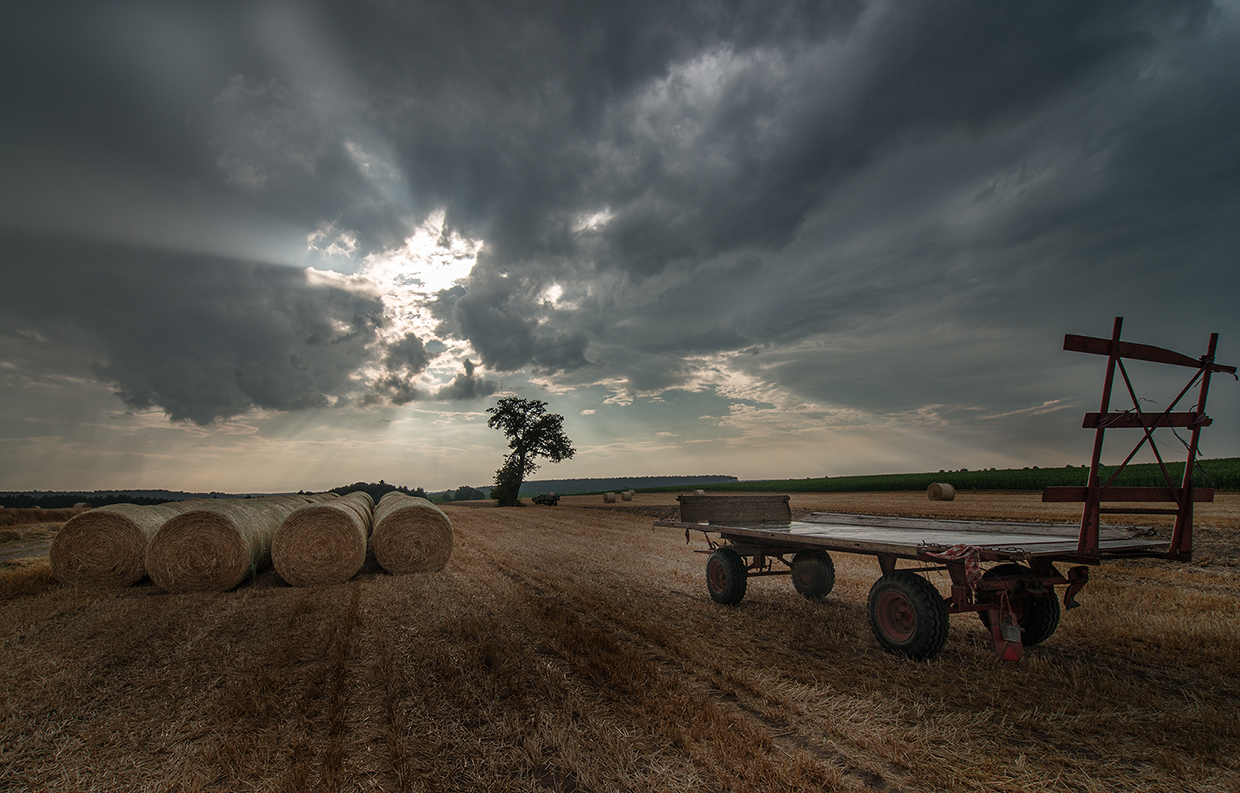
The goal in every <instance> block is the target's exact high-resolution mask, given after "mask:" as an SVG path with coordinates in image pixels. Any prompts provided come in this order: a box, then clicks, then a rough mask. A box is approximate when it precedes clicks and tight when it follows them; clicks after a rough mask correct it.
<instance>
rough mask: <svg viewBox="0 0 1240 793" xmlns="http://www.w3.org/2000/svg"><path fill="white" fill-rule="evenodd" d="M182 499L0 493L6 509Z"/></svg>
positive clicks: (0, 503) (106, 493)
mask: <svg viewBox="0 0 1240 793" xmlns="http://www.w3.org/2000/svg"><path fill="white" fill-rule="evenodd" d="M179 500H180V499H170V498H155V497H153V496H131V495H127V494H125V493H117V492H115V491H104V492H94V493H43V492H39V491H34V492H31V493H0V507H4V508H6V509H33V508H34V507H40V508H42V509H69V508H70V507H72V506H73V505H74V504H83V503H84V504H90V505H91V506H92V507H106V506H107V505H108V504H141V505H143V506H146V505H150V504H167V503H168V502H169V501H179Z"/></svg>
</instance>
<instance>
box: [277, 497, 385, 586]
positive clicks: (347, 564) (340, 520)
mask: <svg viewBox="0 0 1240 793" xmlns="http://www.w3.org/2000/svg"><path fill="white" fill-rule="evenodd" d="M374 511H375V502H374V500H373V499H372V498H371V497H370V495H369V494H368V493H365V492H363V491H361V490H355V491H353V492H352V493H349V494H347V495H344V496H341V497H340V498H337V499H333V500H331V501H324V502H322V503H321V504H307V505H305V506H304V507H299V508H298V509H296V510H294V511H293V512H292V513H291V514H290V515H289V516H288V517H287V518H285V519H284V522H283V523H281V524H280V528H279V529H277V530H276V534H275V537H274V538H272V540H271V564H272V566H273V567H275V569H276V572H277V573H279V574H280V577H281V578H283V579H284V580H285V581H287V582H288V583H290V584H292V585H293V586H319V585H323V584H343V583H344V582H345V581H348V580H349V579H350V578H352V577H353V576H355V575H357V571H358V570H361V569H362V565H363V564H365V562H366V543H367V541H368V540H369V539H370V530H371V528H372V526H373V525H374V523H373V521H374Z"/></svg>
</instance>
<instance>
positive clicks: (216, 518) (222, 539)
mask: <svg viewBox="0 0 1240 793" xmlns="http://www.w3.org/2000/svg"><path fill="white" fill-rule="evenodd" d="M308 501H309V499H306V498H305V497H302V496H271V497H268V498H228V499H218V500H211V501H207V502H204V503H201V504H196V505H194V507H193V508H192V509H189V510H188V511H186V512H182V513H181V514H180V515H177V516H175V517H173V518H171V519H169V520H168V522H167V523H165V524H164V525H163V526H161V527H160V529H159V531H158V532H156V533H155V536H154V537H152V538H151V541H150V543H149V544H147V546H146V572H147V574H148V575H149V576H150V577H151V580H152V581H154V582H155V583H156V584H158V585H159V586H160V587H161V588H163V589H165V590H167V591H168V592H224V591H226V590H229V589H232V588H233V587H235V586H237V585H238V584H240V583H241V582H242V581H244V580H245V579H247V578H250V577H252V576H255V575H257V574H258V573H259V572H260V571H262V570H263V569H264V568H266V566H267V564H268V562H270V561H271V539H272V537H273V536H274V535H275V533H276V529H278V528H279V527H280V524H281V523H283V522H284V519H285V518H286V517H288V515H289V513H291V512H292V511H293V510H295V509H297V508H298V507H301V506H304V505H305V504H306V503H308ZM87 514H90V513H87Z"/></svg>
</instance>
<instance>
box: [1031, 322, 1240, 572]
mask: <svg viewBox="0 0 1240 793" xmlns="http://www.w3.org/2000/svg"><path fill="white" fill-rule="evenodd" d="M1123 324H1124V318H1123V317H1116V318H1115V325H1114V327H1113V329H1112V331H1111V338H1110V339H1100V338H1095V337H1092V336H1076V335H1073V334H1068V335H1067V336H1065V337H1064V342H1063V348H1064V349H1065V350H1068V351H1071V352H1085V353H1092V354H1094V355H1105V356H1107V370H1106V379H1105V380H1104V381H1103V385H1102V406H1101V408H1100V410H1099V412H1098V413H1086V414H1085V420H1084V422H1083V424H1082V426H1083V427H1084V428H1086V429H1092V430H1094V450H1093V455H1092V457H1091V458H1090V463H1089V481H1088V484H1087V485H1086V486H1085V487H1048V488H1046V489H1045V490H1044V491H1043V492H1042V500H1043V501H1047V502H1068V501H1076V502H1080V501H1083V502H1085V507H1084V509H1083V510H1082V513H1081V534H1080V540H1079V542H1078V545H1077V553H1078V554H1079V555H1080V556H1083V557H1097V556H1098V555H1099V553H1098V524H1099V521H1100V518H1101V516H1102V515H1103V514H1104V513H1105V514H1129V515H1133V514H1137V515H1175V529H1174V531H1173V533H1172V535H1171V545H1170V546H1169V547H1168V549H1167V552H1166V553H1165V554H1164V555H1165V556H1167V557H1168V558H1172V559H1180V560H1188V559H1191V558H1192V554H1193V504H1194V502H1197V501H1207V502H1208V501H1213V500H1214V491H1213V490H1212V489H1209V488H1194V487H1193V467H1194V465H1195V463H1196V460H1197V444H1198V441H1199V439H1200V437H1201V430H1202V428H1203V427H1208V426H1209V425H1210V424H1211V423H1212V420H1211V419H1210V417H1209V416H1207V415H1206V412H1205V410H1206V396H1207V394H1208V393H1209V390H1210V375H1211V374H1213V373H1214V372H1225V373H1227V374H1230V375H1232V376H1233V377H1234V376H1235V375H1236V367H1234V366H1223V365H1222V364H1217V363H1215V362H1214V351H1215V349H1216V347H1217V346H1218V334H1217V333H1212V334H1210V343H1209V346H1208V348H1207V349H1206V354H1205V355H1203V356H1201V357H1200V358H1190V357H1189V356H1187V355H1182V354H1180V353H1178V352H1172V351H1171V350H1165V349H1163V348H1161V347H1152V346H1150V345H1147V344H1133V343H1132V342H1126V341H1120V330H1121V328H1122V327H1123ZM1125 358H1128V359H1130V360H1137V361H1151V362H1154V363H1162V364H1170V365H1173V366H1184V367H1188V368H1191V369H1195V370H1196V371H1195V372H1194V374H1193V375H1192V376H1191V377H1190V378H1189V381H1188V384H1187V385H1185V386H1184V388H1183V389H1181V390H1180V393H1179V394H1178V395H1177V396H1176V397H1175V399H1173V400H1172V401H1171V404H1169V405H1168V406H1167V408H1166V409H1165V410H1163V411H1162V412H1161V413H1158V414H1146V413H1144V412H1142V410H1141V399H1140V398H1139V397H1138V396H1137V393H1136V391H1135V390H1134V389H1133V386H1132V380H1131V379H1129V377H1128V371H1127V369H1125V367H1124V360H1123V359H1125ZM1117 369H1118V370H1119V373H1120V376H1121V377H1122V378H1123V381H1124V385H1125V387H1126V388H1127V391H1128V395H1129V397H1131V398H1132V408H1130V409H1129V410H1125V411H1123V412H1118V413H1113V412H1111V391H1112V387H1113V385H1114V382H1115V371H1116V370H1117ZM1238 379H1240V378H1238ZM1198 383H1200V389H1199V391H1198V396H1197V407H1196V410H1193V411H1190V412H1184V413H1174V412H1172V411H1174V410H1175V408H1176V406H1177V405H1178V404H1179V403H1180V400H1181V399H1183V398H1184V396H1185V395H1186V394H1187V393H1188V392H1189V391H1190V390H1191V389H1192V388H1193V386H1194V385H1197V384H1198ZM1160 427H1170V428H1175V427H1186V428H1189V429H1191V431H1192V435H1191V437H1190V439H1189V441H1188V443H1187V446H1188V457H1187V459H1186V460H1185V463H1184V477H1183V479H1182V481H1181V482H1180V484H1179V486H1178V487H1177V486H1176V485H1175V483H1174V482H1172V479H1171V473H1170V472H1169V471H1168V470H1167V465H1166V463H1165V462H1164V461H1163V458H1162V454H1160V453H1159V451H1158V446H1157V445H1156V444H1155V443H1154V430H1156V429H1158V428H1160ZM1108 429H1139V430H1142V436H1141V440H1139V441H1138V442H1137V444H1136V446H1134V447H1133V449H1132V451H1131V452H1129V453H1128V456H1127V457H1126V458H1124V461H1123V462H1122V463H1120V464H1119V467H1118V468H1116V470H1115V471H1114V472H1113V473H1112V474H1111V475H1110V477H1108V478H1107V481H1106V482H1105V483H1103V482H1102V478H1101V475H1100V468H1101V461H1102V444H1103V438H1104V436H1105V434H1106V431H1107V430H1108ZM1177 437H1178V436H1177ZM1147 442H1148V443H1149V445H1150V450H1151V451H1153V453H1154V459H1156V460H1157V461H1158V466H1159V469H1160V470H1161V471H1162V475H1163V479H1164V480H1165V481H1166V483H1167V486H1166V487H1113V486H1112V485H1113V483H1114V482H1115V480H1116V478H1117V477H1118V476H1119V474H1120V472H1121V471H1123V470H1124V468H1125V467H1127V465H1128V463H1129V462H1131V461H1132V458H1133V457H1135V456H1136V454H1137V452H1138V451H1140V450H1141V447H1142V446H1144V445H1145V444H1146V443H1147ZM1103 502H1129V503H1134V502H1135V503H1149V502H1171V503H1174V504H1175V508H1174V509H1170V508H1147V507H1104V506H1102V504H1103Z"/></svg>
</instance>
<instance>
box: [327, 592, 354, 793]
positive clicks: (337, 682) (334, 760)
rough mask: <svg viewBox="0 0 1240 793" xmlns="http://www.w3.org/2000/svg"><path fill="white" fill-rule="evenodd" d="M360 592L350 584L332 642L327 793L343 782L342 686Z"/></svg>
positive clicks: (344, 722)
mask: <svg viewBox="0 0 1240 793" xmlns="http://www.w3.org/2000/svg"><path fill="white" fill-rule="evenodd" d="M361 592H362V585H361V582H360V581H353V582H352V583H351V584H350V585H349V608H348V611H347V612H346V613H345V616H344V622H343V624H341V625H339V631H338V637H339V638H338V640H337V641H335V645H336V647H335V651H334V655H335V657H334V659H333V661H332V667H331V682H330V688H329V690H328V696H327V745H326V746H325V747H324V749H323V755H322V763H323V766H322V767H323V772H322V777H321V779H322V783H323V789H324V790H325V791H328V793H335V792H336V791H338V790H339V789H340V783H341V781H342V775H341V764H342V762H343V760H344V743H343V738H344V734H345V728H346V726H347V710H346V705H347V701H346V696H345V684H346V682H347V680H348V675H349V657H350V656H351V655H352V653H353V632H354V629H355V628H356V626H357V617H358V610H359V600H360V598H361Z"/></svg>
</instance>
